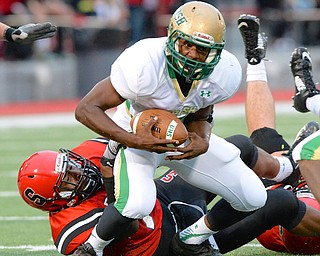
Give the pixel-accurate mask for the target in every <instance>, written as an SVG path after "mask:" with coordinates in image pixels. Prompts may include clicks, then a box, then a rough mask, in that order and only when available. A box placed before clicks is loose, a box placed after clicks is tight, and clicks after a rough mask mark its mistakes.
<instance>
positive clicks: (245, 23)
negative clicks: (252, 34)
mask: <svg viewBox="0 0 320 256" xmlns="http://www.w3.org/2000/svg"><path fill="white" fill-rule="evenodd" d="M243 26H245V27H248V23H247V22H245V21H242V22H240V23H239V25H238V28H241V27H243Z"/></svg>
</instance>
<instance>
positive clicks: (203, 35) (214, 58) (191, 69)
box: [165, 1, 226, 80]
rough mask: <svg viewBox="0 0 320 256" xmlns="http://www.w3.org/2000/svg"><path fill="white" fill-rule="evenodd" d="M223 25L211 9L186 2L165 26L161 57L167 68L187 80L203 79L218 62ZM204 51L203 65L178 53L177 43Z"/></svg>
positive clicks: (214, 9) (199, 4)
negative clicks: (162, 56)
mask: <svg viewBox="0 0 320 256" xmlns="http://www.w3.org/2000/svg"><path fill="white" fill-rule="evenodd" d="M225 27H226V26H225V22H224V19H223V17H222V15H221V13H220V12H219V10H218V9H216V8H215V7H214V6H212V5H210V4H208V3H205V2H199V1H192V2H188V3H186V4H184V5H182V6H181V7H179V8H178V9H177V10H176V11H175V12H174V14H173V15H172V18H171V21H170V25H169V27H168V40H167V43H166V48H165V55H166V59H167V63H168V65H169V66H170V67H171V68H172V69H173V70H175V71H176V72H177V73H178V74H180V75H182V76H184V77H186V78H187V79H188V80H201V79H204V78H207V77H208V76H209V75H210V74H211V73H212V71H213V69H214V67H215V66H216V65H217V64H218V62H219V60H220V55H221V52H222V49H223V47H224V44H225V40H224V34H225ZM180 39H183V40H185V41H187V42H189V43H191V44H194V45H196V46H197V47H200V48H201V49H208V52H209V53H208V55H207V57H206V60H205V61H204V62H200V61H196V60H192V59H189V58H187V57H185V56H183V55H182V54H181V53H180V52H179V40H180Z"/></svg>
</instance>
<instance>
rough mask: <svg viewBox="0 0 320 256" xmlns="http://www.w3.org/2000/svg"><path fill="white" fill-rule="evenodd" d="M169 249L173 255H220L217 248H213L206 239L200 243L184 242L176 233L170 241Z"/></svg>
mask: <svg viewBox="0 0 320 256" xmlns="http://www.w3.org/2000/svg"><path fill="white" fill-rule="evenodd" d="M170 249H171V253H172V255H175V256H222V254H221V253H220V252H219V250H218V249H214V248H213V247H212V246H211V244H210V243H209V241H208V240H206V241H205V242H203V243H202V244H199V245H198V244H185V243H184V242H182V241H181V240H180V237H179V233H176V234H175V235H174V236H173V238H172V241H171V244H170Z"/></svg>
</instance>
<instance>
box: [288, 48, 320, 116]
mask: <svg viewBox="0 0 320 256" xmlns="http://www.w3.org/2000/svg"><path fill="white" fill-rule="evenodd" d="M290 67H291V72H292V75H293V78H294V85H295V95H294V97H293V107H294V108H295V109H296V110H297V111H299V112H303V113H304V112H308V111H309V110H308V109H307V107H306V100H307V98H308V97H312V96H314V95H316V94H319V93H320V91H319V90H317V88H316V85H315V83H314V82H313V79H312V61H311V57H310V53H309V52H308V50H307V48H304V47H298V48H296V49H294V51H293V52H292V55H291V60H290Z"/></svg>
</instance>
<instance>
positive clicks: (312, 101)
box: [306, 94, 320, 117]
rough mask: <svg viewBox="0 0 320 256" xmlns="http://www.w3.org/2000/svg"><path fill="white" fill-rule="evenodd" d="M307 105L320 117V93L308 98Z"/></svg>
mask: <svg viewBox="0 0 320 256" xmlns="http://www.w3.org/2000/svg"><path fill="white" fill-rule="evenodd" d="M306 107H307V109H309V110H310V111H311V112H312V113H313V114H315V115H316V116H318V117H320V94H317V95H314V96H312V97H309V98H307V100H306Z"/></svg>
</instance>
